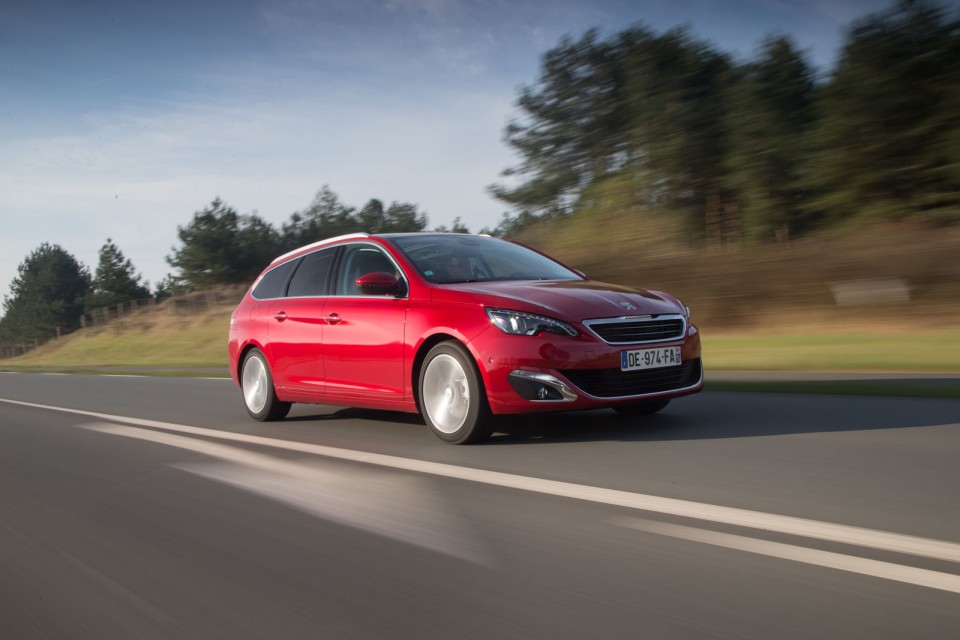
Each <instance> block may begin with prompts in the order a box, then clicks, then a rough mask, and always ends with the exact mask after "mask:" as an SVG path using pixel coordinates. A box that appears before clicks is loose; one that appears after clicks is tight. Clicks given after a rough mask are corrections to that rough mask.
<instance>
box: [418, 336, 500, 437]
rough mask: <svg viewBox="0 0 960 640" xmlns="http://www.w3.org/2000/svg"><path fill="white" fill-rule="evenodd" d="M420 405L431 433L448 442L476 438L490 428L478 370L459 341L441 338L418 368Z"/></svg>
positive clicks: (488, 431) (489, 430)
mask: <svg viewBox="0 0 960 640" xmlns="http://www.w3.org/2000/svg"><path fill="white" fill-rule="evenodd" d="M419 390H420V408H421V412H422V413H423V418H424V420H425V421H426V423H427V426H429V427H430V430H431V431H433V433H434V435H435V436H437V437H438V438H440V439H441V440H443V441H444V442H449V443H451V444H468V443H471V442H478V441H480V440H483V439H484V438H486V437H487V436H489V435H490V433H491V431H492V427H491V424H490V422H491V419H490V409H489V407H488V405H487V397H486V394H485V393H484V390H483V382H482V381H481V379H480V372H479V371H477V366H476V365H475V364H474V362H473V358H472V357H471V356H470V353H469V352H468V351H467V350H466V349H465V348H464V347H463V346H462V345H460V343H458V342H454V341H448V342H441V343H440V344H438V345H437V346H435V347H434V348H433V349H431V350H430V352H429V353H428V354H427V357H426V359H425V360H424V361H423V367H422V368H421V369H420V384H419Z"/></svg>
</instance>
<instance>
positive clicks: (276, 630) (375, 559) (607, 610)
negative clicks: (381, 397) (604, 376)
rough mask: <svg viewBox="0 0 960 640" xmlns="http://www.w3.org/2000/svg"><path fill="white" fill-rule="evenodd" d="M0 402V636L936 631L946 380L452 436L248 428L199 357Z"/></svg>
mask: <svg viewBox="0 0 960 640" xmlns="http://www.w3.org/2000/svg"><path fill="white" fill-rule="evenodd" d="M0 399H2V401H0V638H2V639H4V640H6V639H10V640H20V639H33V638H50V639H57V640H62V639H74V638H77V639H80V638H90V639H97V640H102V639H110V638H121V639H124V640H126V639H131V638H137V639H150V638H158V639H164V640H168V639H174V638H176V639H180V638H202V639H205V640H210V639H218V638H224V639H226V638H229V639H231V640H237V639H243V638H336V639H340V638H347V639H350V638H377V639H382V638H417V639H423V638H444V639H446V638H478V639H485V640H488V639H501V638H504V639H505V638H525V639H526V638H534V639H539V638H543V639H551V640H553V639H563V638H591V639H593V638H597V639H605V638H761V639H765V640H767V639H773V638H776V639H781V638H865V639H867V638H868V639H871V640H875V639H878V638H936V639H938V640H941V639H943V638H947V637H957V634H958V633H960V497H958V496H960V461H958V458H960V401H956V400H928V399H898V398H856V397H839V396H829V397H827V396H802V395H793V394H791V395H776V394H745V393H744V394H739V393H703V394H700V395H699V396H694V397H690V398H685V399H682V400H678V401H676V402H674V403H673V404H671V405H670V406H669V407H668V408H667V409H666V410H665V411H664V412H663V413H662V414H660V415H657V416H652V417H649V418H643V419H637V418H634V419H625V418H620V417H618V416H617V415H615V414H614V413H612V412H606V411H599V412H589V413H578V414H563V415H556V416H549V417H544V418H540V419H534V420H523V421H514V422H511V423H509V424H506V425H504V430H505V431H506V433H501V434H498V435H496V436H495V437H494V438H492V439H491V440H490V441H489V442H488V443H486V444H483V445H477V446H471V447H453V446H449V445H444V444H442V443H441V442H439V441H438V440H436V439H435V438H434V437H433V436H432V435H430V433H429V431H428V430H427V429H426V427H425V426H424V425H423V424H422V422H419V421H418V420H417V419H416V417H413V416H404V415H400V414H390V413H379V412H369V411H359V410H351V409H336V408H332V407H316V406H314V407H310V406H297V407H295V408H294V411H293V413H292V414H291V418H290V419H288V420H287V421H285V422H283V423H279V424H267V425H264V424H259V423H255V422H253V421H251V420H250V419H248V418H247V416H246V414H245V413H244V411H243V408H242V404H241V398H240V395H239V391H237V390H236V389H235V388H234V387H233V384H232V382H230V381H227V380H222V379H221V380H206V379H175V378H169V379H168V378H130V377H108V376H56V375H31V374H0ZM11 401H12V402H11ZM52 407H57V408H61V409H66V410H55V409H53V408H52Z"/></svg>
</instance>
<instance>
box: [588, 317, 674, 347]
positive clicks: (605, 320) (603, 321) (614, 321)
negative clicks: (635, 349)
mask: <svg viewBox="0 0 960 640" xmlns="http://www.w3.org/2000/svg"><path fill="white" fill-rule="evenodd" d="M643 320H650V321H656V320H680V322H681V327H682V328H681V330H680V334H679V335H677V336H674V337H671V338H658V339H656V340H640V341H631V342H609V341H607V340H605V339H604V338H603V337H602V336H601V335H600V334H599V333H597V332H596V331H594V330H593V325H598V324H617V323H623V322H631V321H643ZM581 324H583V326H584V327H586V328H587V330H588V331H590V333H591V335H593V336H594V337H596V338H597V339H599V340H600V341H602V342H603V343H605V344H610V345H631V344H655V343H658V342H675V341H677V340H683V339H684V338H686V336H687V329H688V323H687V317H686V316H685V315H683V314H682V313H663V314H656V315H654V314H650V315H646V314H644V315H633V316H620V317H618V318H594V319H590V320H584V321H583V322H582V323H581Z"/></svg>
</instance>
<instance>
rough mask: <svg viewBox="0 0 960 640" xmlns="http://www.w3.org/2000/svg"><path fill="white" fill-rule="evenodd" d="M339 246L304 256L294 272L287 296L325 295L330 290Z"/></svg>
mask: <svg viewBox="0 0 960 640" xmlns="http://www.w3.org/2000/svg"><path fill="white" fill-rule="evenodd" d="M336 252H337V247H331V248H329V249H323V250H321V251H315V252H313V253H311V254H309V255H306V256H304V257H303V259H302V261H301V263H300V267H299V268H298V269H297V272H296V273H294V274H293V278H292V279H291V280H290V286H289V287H288V288H287V296H288V297H290V298H302V297H312V296H325V295H327V293H328V292H329V290H330V272H331V270H332V268H333V259H334V257H335V256H336Z"/></svg>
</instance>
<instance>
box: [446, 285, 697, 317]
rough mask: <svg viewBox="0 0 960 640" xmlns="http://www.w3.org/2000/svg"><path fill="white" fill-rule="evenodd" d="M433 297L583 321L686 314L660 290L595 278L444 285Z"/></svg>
mask: <svg viewBox="0 0 960 640" xmlns="http://www.w3.org/2000/svg"><path fill="white" fill-rule="evenodd" d="M433 299H434V300H438V301H451V302H461V301H462V302H479V303H481V304H485V305H488V306H505V307H508V308H512V309H517V310H520V311H531V312H538V313H545V314H547V315H550V316H554V317H557V318H558V319H562V320H567V321H574V322H580V321H581V320H588V319H591V318H617V317H620V316H637V315H659V314H665V313H683V312H684V308H683V305H682V304H681V303H680V302H679V301H678V300H677V299H676V298H674V297H673V296H671V295H669V294H667V293H662V292H660V291H646V290H643V289H631V288H630V287H623V286H620V285H616V284H609V283H606V282H597V281H595V280H562V281H556V280H519V281H518V280H510V281H499V282H498V281H494V282H471V283H464V284H448V285H441V286H438V287H437V288H436V290H435V291H434V294H433Z"/></svg>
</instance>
